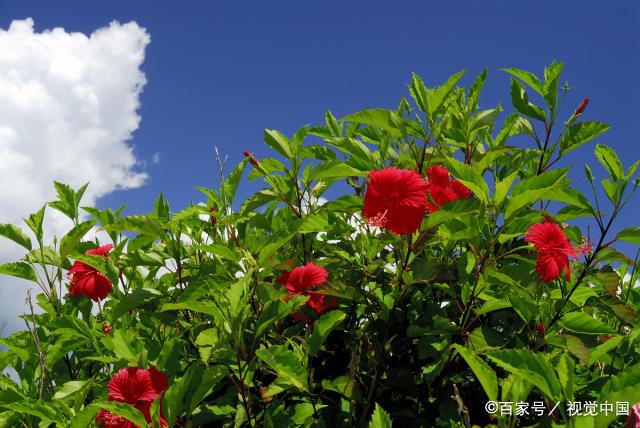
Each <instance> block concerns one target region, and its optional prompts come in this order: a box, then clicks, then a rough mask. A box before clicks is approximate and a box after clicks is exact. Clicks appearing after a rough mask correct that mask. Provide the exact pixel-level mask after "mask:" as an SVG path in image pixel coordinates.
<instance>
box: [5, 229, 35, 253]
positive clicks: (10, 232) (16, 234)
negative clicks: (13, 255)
mask: <svg viewBox="0 0 640 428" xmlns="http://www.w3.org/2000/svg"><path fill="white" fill-rule="evenodd" d="M0 236H4V237H5V238H7V239H10V240H12V241H13V242H15V243H16V244H20V245H21V246H23V247H24V248H26V249H27V250H31V239H29V236H28V235H27V234H26V233H24V232H23V231H22V229H20V228H19V227H18V226H14V225H13V224H0Z"/></svg>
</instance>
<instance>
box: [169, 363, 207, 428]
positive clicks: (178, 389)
mask: <svg viewBox="0 0 640 428" xmlns="http://www.w3.org/2000/svg"><path fill="white" fill-rule="evenodd" d="M198 368H199V367H198V365H197V364H192V365H190V366H189V368H188V369H187V371H186V373H185V374H184V376H182V377H180V378H178V379H176V380H175V381H173V382H172V383H171V386H170V387H169V388H168V389H167V391H166V392H165V396H164V409H165V411H166V419H167V422H168V423H169V426H173V424H174V422H175V420H176V418H177V417H178V416H179V415H180V410H181V408H182V406H183V404H185V403H186V399H185V394H186V393H187V391H188V389H189V385H190V384H191V378H192V377H193V374H194V372H195V370H197V369H198Z"/></svg>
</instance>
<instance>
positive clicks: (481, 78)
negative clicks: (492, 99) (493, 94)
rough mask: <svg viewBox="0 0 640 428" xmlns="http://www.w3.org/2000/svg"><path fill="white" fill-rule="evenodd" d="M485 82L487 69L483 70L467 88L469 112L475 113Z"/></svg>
mask: <svg viewBox="0 0 640 428" xmlns="http://www.w3.org/2000/svg"><path fill="white" fill-rule="evenodd" d="M486 80H487V69H486V68H485V69H483V70H482V72H481V73H480V74H479V75H478V77H476V80H475V81H474V82H473V84H472V85H471V86H470V87H469V108H470V109H471V111H475V110H476V109H477V108H478V98H479V97H480V91H481V90H482V88H483V87H484V83H485V81H486Z"/></svg>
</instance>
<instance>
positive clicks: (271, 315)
mask: <svg viewBox="0 0 640 428" xmlns="http://www.w3.org/2000/svg"><path fill="white" fill-rule="evenodd" d="M307 300H308V297H307V296H302V295H298V296H294V297H293V298H291V299H289V300H287V301H286V302H285V301H283V300H274V301H272V302H270V303H268V304H267V306H266V308H265V309H264V310H263V311H262V312H261V313H260V317H259V318H258V322H257V327H256V332H255V336H256V337H258V336H260V335H261V334H262V332H264V331H265V330H266V329H267V328H269V327H270V326H272V325H273V323H275V322H277V321H279V320H281V319H283V318H285V317H287V316H288V315H290V314H292V313H293V312H295V311H297V310H298V309H300V308H301V307H302V306H304V304H305V303H306V302H307Z"/></svg>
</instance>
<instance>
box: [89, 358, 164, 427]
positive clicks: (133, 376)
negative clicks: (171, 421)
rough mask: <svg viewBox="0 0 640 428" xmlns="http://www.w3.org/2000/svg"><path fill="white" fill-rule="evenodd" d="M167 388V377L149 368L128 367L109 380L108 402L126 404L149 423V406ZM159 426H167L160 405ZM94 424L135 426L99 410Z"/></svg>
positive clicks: (153, 368)
mask: <svg viewBox="0 0 640 428" xmlns="http://www.w3.org/2000/svg"><path fill="white" fill-rule="evenodd" d="M168 386H169V380H168V379H167V376H166V375H165V374H164V373H162V372H160V371H158V370H156V369H155V367H150V368H149V370H143V369H139V368H137V367H128V368H123V369H120V371H119V372H118V373H117V374H116V375H115V376H114V377H113V378H112V379H111V381H110V382H109V386H108V387H107V389H108V390H109V401H118V402H121V403H127V404H130V405H132V406H133V407H135V408H136V409H138V410H140V411H141V412H142V414H143V415H144V417H145V419H146V421H147V422H151V405H152V404H153V401H154V400H155V399H156V398H158V397H159V396H160V394H162V393H163V392H164V391H165V390H166V389H167V387H168ZM160 414H161V416H160V424H161V425H162V426H167V425H168V424H167V421H166V420H165V419H164V417H163V416H162V404H161V405H160ZM96 422H101V423H102V425H103V426H104V427H118V428H134V427H137V425H135V424H133V423H132V422H129V421H127V420H125V419H123V418H121V417H119V416H116V415H113V414H112V413H110V412H108V411H106V410H101V411H100V412H99V413H98V415H97V416H96Z"/></svg>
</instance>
